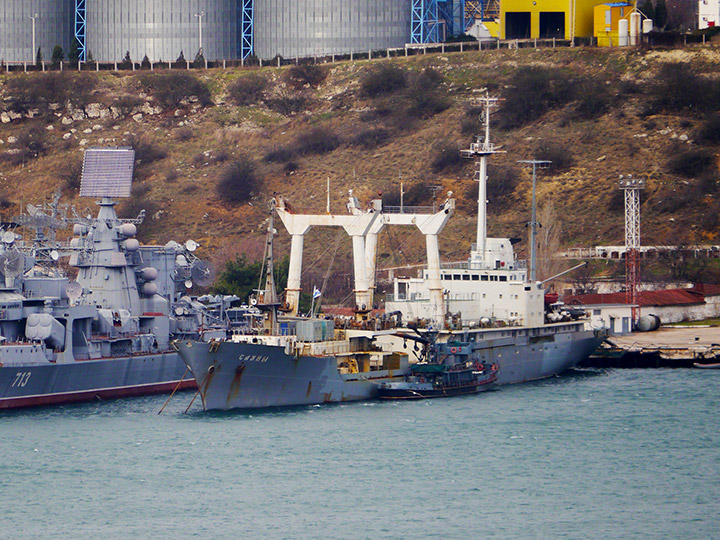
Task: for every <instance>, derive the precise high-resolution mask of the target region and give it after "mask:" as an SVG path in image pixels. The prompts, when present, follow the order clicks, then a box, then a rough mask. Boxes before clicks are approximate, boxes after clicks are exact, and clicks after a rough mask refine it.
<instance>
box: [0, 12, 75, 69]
mask: <svg viewBox="0 0 720 540" xmlns="http://www.w3.org/2000/svg"><path fill="white" fill-rule="evenodd" d="M75 2H76V0H52V1H48V0H22V1H20V2H19V1H17V0H0V60H7V61H12V62H34V61H35V58H36V55H37V50H38V49H41V50H42V54H43V57H44V58H45V59H46V60H49V59H50V56H51V55H52V51H53V48H54V47H55V45H60V46H61V47H63V49H64V50H65V51H67V50H68V47H70V42H71V40H72V37H73V33H74V23H73V19H72V18H71V17H70V16H69V14H71V13H73V12H74V9H75ZM33 43H34V44H35V45H34V46H33Z"/></svg>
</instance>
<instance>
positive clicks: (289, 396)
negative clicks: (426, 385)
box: [177, 341, 402, 410]
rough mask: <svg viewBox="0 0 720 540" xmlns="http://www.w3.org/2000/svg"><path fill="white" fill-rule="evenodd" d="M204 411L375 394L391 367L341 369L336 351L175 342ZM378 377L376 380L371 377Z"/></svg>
mask: <svg viewBox="0 0 720 540" xmlns="http://www.w3.org/2000/svg"><path fill="white" fill-rule="evenodd" d="M177 346H178V352H179V354H180V356H181V357H182V358H183V360H185V362H186V364H187V366H188V367H189V368H190V371H191V372H192V373H193V375H194V376H195V380H196V381H197V384H198V386H199V387H200V396H201V398H202V403H203V407H204V408H205V409H206V410H214V409H236V408H242V409H255V408H263V407H278V406H292V405H311V404H317V403H338V402H343V401H359V400H368V399H373V398H375V397H376V396H377V392H378V385H377V383H376V382H380V381H387V380H392V379H395V378H399V377H401V376H402V373H397V372H395V373H394V372H393V370H382V371H372V372H366V373H352V374H340V373H339V372H338V369H337V359H336V357H334V356H299V357H295V356H292V355H288V354H286V353H285V350H284V348H283V347H280V346H273V345H260V344H252V343H236V342H232V341H224V342H215V343H210V344H208V343H203V342H197V341H194V342H193V341H191V342H187V341H186V342H180V343H178V344H177ZM373 381H376V382H373Z"/></svg>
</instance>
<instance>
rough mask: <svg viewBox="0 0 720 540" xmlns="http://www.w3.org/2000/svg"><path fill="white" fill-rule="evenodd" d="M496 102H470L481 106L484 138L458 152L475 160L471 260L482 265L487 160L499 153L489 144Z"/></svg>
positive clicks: (485, 214)
mask: <svg viewBox="0 0 720 540" xmlns="http://www.w3.org/2000/svg"><path fill="white" fill-rule="evenodd" d="M497 101H498V98H494V97H490V96H489V95H485V96H484V97H481V98H477V99H474V100H473V101H472V105H473V106H475V107H477V106H481V107H482V109H483V110H482V114H481V119H482V120H483V122H484V124H485V136H484V137H482V136H480V135H478V136H477V138H476V141H475V142H474V143H471V144H470V148H469V149H467V150H461V151H460V154H461V155H462V157H464V158H468V159H474V160H475V176H474V179H475V181H477V183H478V220H477V234H476V243H475V253H474V254H473V258H474V259H477V258H480V259H481V260H482V261H483V263H484V262H485V248H486V243H487V158H488V156H489V155H492V154H497V153H500V152H501V150H499V149H498V148H496V147H495V145H494V144H493V143H492V142H490V110H491V109H492V107H494V106H495V105H496V104H497ZM483 117H484V118H483ZM478 158H479V159H478Z"/></svg>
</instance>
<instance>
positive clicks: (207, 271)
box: [190, 261, 215, 287]
mask: <svg viewBox="0 0 720 540" xmlns="http://www.w3.org/2000/svg"><path fill="white" fill-rule="evenodd" d="M190 275H191V276H192V280H193V281H194V282H195V283H197V284H198V285H200V286H201V287H207V286H208V285H210V284H211V283H212V282H213V279H214V278H215V272H213V269H212V268H211V267H210V266H209V265H208V264H207V263H205V262H203V261H196V262H195V264H193V266H192V270H191V271H190Z"/></svg>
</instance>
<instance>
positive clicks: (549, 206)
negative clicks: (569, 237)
mask: <svg viewBox="0 0 720 540" xmlns="http://www.w3.org/2000/svg"><path fill="white" fill-rule="evenodd" d="M538 221H539V222H540V224H541V226H542V227H541V228H540V230H539V233H540V234H539V235H538V240H539V242H538V263H537V264H538V268H537V270H538V279H541V280H542V279H547V278H549V277H552V276H553V275H555V274H557V273H558V266H559V264H558V261H557V260H556V259H555V258H554V255H555V254H556V253H557V252H558V250H559V248H560V237H561V235H562V223H561V222H560V220H559V219H558V217H557V213H556V212H555V204H554V203H553V201H552V199H550V200H548V201H546V202H545V203H543V205H542V206H541V207H540V211H539V212H538Z"/></svg>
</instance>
